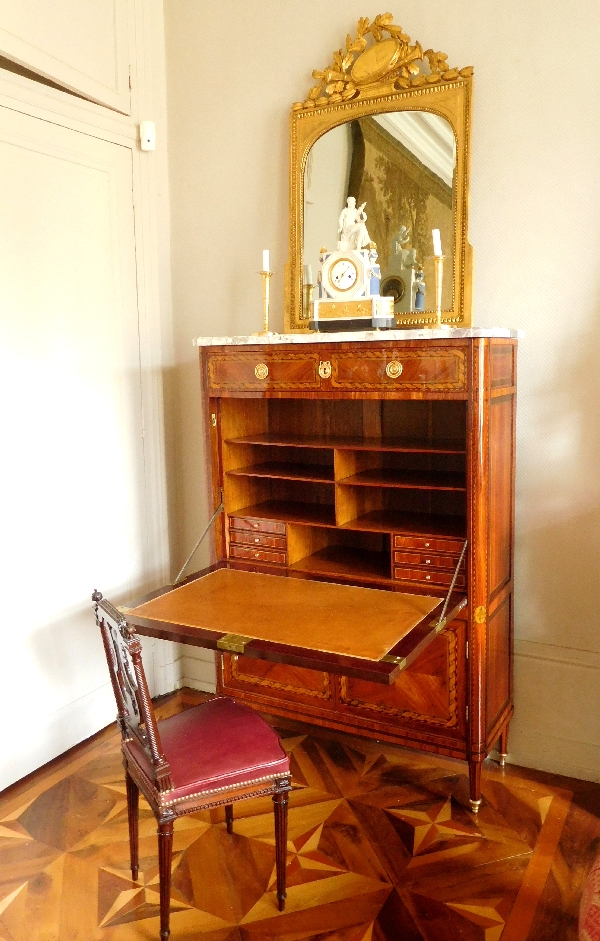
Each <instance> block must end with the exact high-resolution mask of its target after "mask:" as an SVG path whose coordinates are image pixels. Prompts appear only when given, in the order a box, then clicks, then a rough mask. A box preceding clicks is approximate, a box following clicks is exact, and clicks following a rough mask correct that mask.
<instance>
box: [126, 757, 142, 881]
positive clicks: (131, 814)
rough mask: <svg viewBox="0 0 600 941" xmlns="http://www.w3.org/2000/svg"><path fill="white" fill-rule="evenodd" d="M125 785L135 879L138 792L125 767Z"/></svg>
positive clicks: (132, 870) (132, 868) (136, 873)
mask: <svg viewBox="0 0 600 941" xmlns="http://www.w3.org/2000/svg"><path fill="white" fill-rule="evenodd" d="M125 787H126V788H127V819H128V821H129V856H130V860H131V875H132V878H133V879H137V877H138V871H139V856H138V808H139V803H140V792H139V788H138V786H137V784H136V783H135V781H134V780H133V778H132V777H131V775H130V774H129V771H128V770H127V768H125Z"/></svg>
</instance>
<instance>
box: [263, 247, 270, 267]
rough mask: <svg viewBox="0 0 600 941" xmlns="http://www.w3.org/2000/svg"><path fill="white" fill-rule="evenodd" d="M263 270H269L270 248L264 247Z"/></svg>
mask: <svg viewBox="0 0 600 941" xmlns="http://www.w3.org/2000/svg"><path fill="white" fill-rule="evenodd" d="M262 270H263V271H269V270H270V269H269V249H268V248H263V266H262Z"/></svg>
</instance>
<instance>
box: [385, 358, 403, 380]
mask: <svg viewBox="0 0 600 941" xmlns="http://www.w3.org/2000/svg"><path fill="white" fill-rule="evenodd" d="M385 372H386V375H387V376H389V377H390V379H397V378H398V376H399V375H401V373H402V363H399V362H398V360H397V359H393V360H392V361H391V362H389V363H388V364H387V366H386V367H385Z"/></svg>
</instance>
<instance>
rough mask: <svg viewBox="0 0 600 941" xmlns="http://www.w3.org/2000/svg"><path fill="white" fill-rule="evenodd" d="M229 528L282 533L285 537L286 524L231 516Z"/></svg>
mask: <svg viewBox="0 0 600 941" xmlns="http://www.w3.org/2000/svg"><path fill="white" fill-rule="evenodd" d="M229 528H230V529H239V530H248V529H250V530H254V531H255V532H258V533H280V534H281V535H282V536H285V523H278V522H277V520H257V519H252V517H244V516H230V517H229Z"/></svg>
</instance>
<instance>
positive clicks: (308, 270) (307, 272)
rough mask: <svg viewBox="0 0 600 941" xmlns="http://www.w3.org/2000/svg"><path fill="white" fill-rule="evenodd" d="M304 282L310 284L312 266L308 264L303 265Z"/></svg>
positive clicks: (311, 281) (311, 280)
mask: <svg viewBox="0 0 600 941" xmlns="http://www.w3.org/2000/svg"><path fill="white" fill-rule="evenodd" d="M304 283H305V284H312V283H313V279H312V267H311V266H310V265H304Z"/></svg>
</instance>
